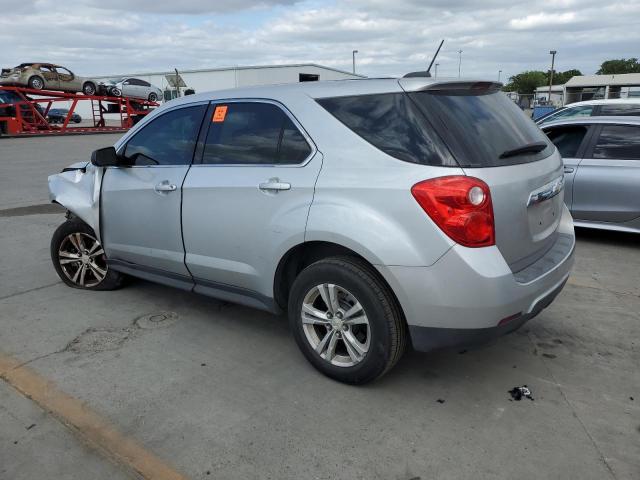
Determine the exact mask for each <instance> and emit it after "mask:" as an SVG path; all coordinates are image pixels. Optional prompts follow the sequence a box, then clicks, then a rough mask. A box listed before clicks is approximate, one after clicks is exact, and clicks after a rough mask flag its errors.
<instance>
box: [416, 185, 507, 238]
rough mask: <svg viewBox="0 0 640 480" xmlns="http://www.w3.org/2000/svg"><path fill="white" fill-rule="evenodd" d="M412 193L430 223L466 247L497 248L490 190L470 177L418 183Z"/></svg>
mask: <svg viewBox="0 0 640 480" xmlns="http://www.w3.org/2000/svg"><path fill="white" fill-rule="evenodd" d="M411 193H412V194H413V196H414V198H415V199H416V200H417V202H418V203H419V204H420V206H421V207H422V208H423V210H424V211H425V212H427V215H429V217H431V220H433V221H434V222H435V224H436V225H438V227H440V229H441V230H442V231H443V232H444V233H446V234H447V235H448V236H449V237H451V239H452V240H454V241H455V242H456V243H459V244H460V245H463V246H465V247H488V246H491V245H495V243H496V238H495V237H496V236H495V228H494V219H493V205H492V204H491V192H490V191H489V186H488V185H487V184H486V183H484V182H483V181H482V180H480V179H478V178H474V177H467V176H450V177H440V178H434V179H431V180H425V181H424V182H420V183H416V184H415V185H414V186H413V187H412V188H411Z"/></svg>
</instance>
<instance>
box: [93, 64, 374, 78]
mask: <svg viewBox="0 0 640 480" xmlns="http://www.w3.org/2000/svg"><path fill="white" fill-rule="evenodd" d="M291 67H294V68H305V67H316V68H321V69H323V70H331V71H333V72H338V73H342V74H345V75H351V76H353V77H358V78H367V77H366V76H364V75H360V74H358V73H351V72H347V71H344V70H339V69H337V68H333V67H327V66H325V65H318V64H317V63H283V64H275V65H244V66H236V67H217V68H198V69H191V70H181V69H178V73H180V74H182V73H206V72H225V71H229V70H232V71H233V70H258V69H267V68H291ZM175 73H176V72H175V70H167V71H161V72H142V73H141V72H138V73H127V74H122V75H98V76H94V77H93V78H113V77H141V76H148V75H175Z"/></svg>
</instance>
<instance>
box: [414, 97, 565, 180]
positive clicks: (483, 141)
mask: <svg viewBox="0 0 640 480" xmlns="http://www.w3.org/2000/svg"><path fill="white" fill-rule="evenodd" d="M409 97H410V98H411V99H412V100H413V101H414V102H415V103H416V104H417V105H418V106H419V107H420V110H421V111H422V112H423V113H424V115H425V116H426V117H427V118H428V119H429V121H430V123H431V124H432V125H433V126H434V127H435V128H436V130H437V131H438V133H439V134H440V136H441V137H442V138H443V139H444V141H445V143H446V144H447V146H448V147H449V149H450V150H451V151H452V152H453V155H454V157H455V159H456V160H457V161H458V163H459V164H460V166H462V167H468V168H473V167H499V166H505V165H515V164H519V163H527V162H534V161H537V160H541V159H543V158H546V157H548V156H549V155H551V154H552V153H553V151H554V148H553V144H552V143H551V142H550V141H549V140H548V138H547V137H546V135H545V134H544V133H543V132H542V131H541V130H540V129H539V128H538V126H537V125H536V124H535V123H534V122H533V121H532V120H531V119H530V118H528V117H527V116H526V115H525V114H524V113H523V112H522V110H521V109H520V108H519V107H518V106H517V105H516V104H515V103H514V102H513V101H511V100H510V99H509V98H508V97H507V96H506V95H505V94H504V93H502V92H499V91H496V90H495V89H493V88H492V87H487V88H484V89H483V88H482V84H479V85H478V87H475V88H474V87H471V88H464V89H444V90H433V91H432V90H429V91H424V92H412V93H409ZM524 147H532V148H530V149H524V150H522V153H520V154H513V152H515V151H518V150H520V149H523V148H524ZM527 150H528V151H527ZM510 152H511V154H510Z"/></svg>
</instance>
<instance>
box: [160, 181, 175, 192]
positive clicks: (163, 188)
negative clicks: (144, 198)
mask: <svg viewBox="0 0 640 480" xmlns="http://www.w3.org/2000/svg"><path fill="white" fill-rule="evenodd" d="M177 189H178V187H176V186H175V185H174V184H173V183H170V182H169V180H163V181H162V182H160V183H159V184H157V185H156V186H155V188H154V190H155V191H156V192H174V191H176V190H177Z"/></svg>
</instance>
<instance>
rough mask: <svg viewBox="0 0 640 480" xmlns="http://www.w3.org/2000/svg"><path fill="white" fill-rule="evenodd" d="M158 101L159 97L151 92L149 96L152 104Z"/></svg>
mask: <svg viewBox="0 0 640 480" xmlns="http://www.w3.org/2000/svg"><path fill="white" fill-rule="evenodd" d="M156 100H158V95H156V94H155V93H154V92H151V93H150V94H149V101H150V102H155V101H156Z"/></svg>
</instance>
